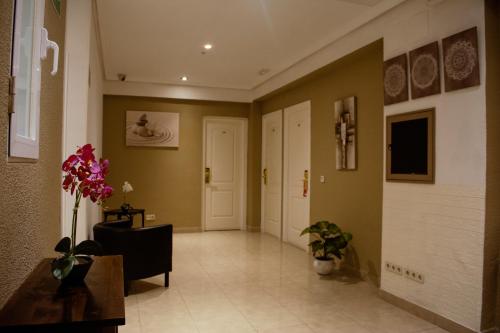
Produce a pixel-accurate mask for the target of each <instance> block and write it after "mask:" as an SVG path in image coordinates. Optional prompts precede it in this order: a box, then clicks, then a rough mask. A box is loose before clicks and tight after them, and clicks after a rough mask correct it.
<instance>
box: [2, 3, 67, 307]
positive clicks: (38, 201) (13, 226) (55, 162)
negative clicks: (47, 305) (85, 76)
mask: <svg viewBox="0 0 500 333" xmlns="http://www.w3.org/2000/svg"><path fill="white" fill-rule="evenodd" d="M12 3H13V1H12V0H2V1H0V155H1V157H0V184H1V187H0V244H1V246H0V307H1V306H2V305H3V304H4V303H5V302H6V301H7V299H8V297H9V296H10V294H11V293H12V292H13V291H14V290H15V289H16V288H17V287H18V286H19V285H20V284H21V282H22V281H23V280H24V278H25V277H26V275H27V274H28V273H30V272H31V270H32V269H33V268H34V266H35V265H36V264H37V263H38V262H39V261H40V259H41V258H43V257H47V256H54V252H53V250H52V249H53V247H54V245H55V244H56V243H57V241H58V239H59V237H60V226H61V221H60V211H61V204H60V201H61V187H60V182H61V172H60V167H61V137H62V103H63V78H64V61H63V59H64V56H63V50H64V33H65V8H66V6H65V2H63V4H62V14H61V17H58V16H57V14H56V13H55V10H54V8H53V5H52V3H51V1H46V2H45V27H46V28H47V30H48V31H49V37H50V39H52V40H54V41H56V42H57V43H58V44H59V48H60V49H61V56H60V63H59V72H58V73H57V75H56V76H51V75H50V68H51V66H52V53H50V54H49V57H48V59H47V60H44V61H42V87H41V94H40V95H41V99H40V158H39V160H38V161H36V162H35V163H12V162H7V153H8V133H9V117H8V115H7V103H8V95H7V93H8V79H9V74H10V55H11V34H12Z"/></svg>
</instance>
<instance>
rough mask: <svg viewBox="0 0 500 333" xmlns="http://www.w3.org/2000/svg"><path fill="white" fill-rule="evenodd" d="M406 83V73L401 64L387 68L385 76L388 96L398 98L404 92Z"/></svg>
mask: <svg viewBox="0 0 500 333" xmlns="http://www.w3.org/2000/svg"><path fill="white" fill-rule="evenodd" d="M405 83H406V73H405V69H404V68H403V66H401V65H400V64H392V65H390V66H389V67H387V69H386V71H385V75H384V88H385V92H386V93H387V95H389V96H391V97H396V96H398V95H399V94H401V92H402V91H403V89H404V87H405V85H406V84H405Z"/></svg>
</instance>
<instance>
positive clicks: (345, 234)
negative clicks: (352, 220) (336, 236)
mask: <svg viewBox="0 0 500 333" xmlns="http://www.w3.org/2000/svg"><path fill="white" fill-rule="evenodd" d="M342 236H344V239H345V240H346V242H350V241H351V240H352V234H351V233H350V232H344V233H342Z"/></svg>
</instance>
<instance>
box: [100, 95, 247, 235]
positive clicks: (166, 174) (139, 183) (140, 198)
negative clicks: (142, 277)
mask: <svg viewBox="0 0 500 333" xmlns="http://www.w3.org/2000/svg"><path fill="white" fill-rule="evenodd" d="M250 107H251V105H250V104H247V103H223V102H206V101H185V100H175V99H162V98H150V97H129V96H104V107H103V110H104V120H103V129H104V133H103V157H105V158H107V159H109V160H110V162H111V169H110V170H111V171H110V176H109V182H110V184H111V185H112V186H113V187H114V188H115V191H116V192H115V195H114V196H113V197H112V198H111V199H110V200H109V201H108V202H106V206H109V207H119V206H120V205H121V204H122V199H123V198H122V194H121V184H123V182H124V181H125V180H128V181H129V182H130V183H131V184H132V186H133V187H134V191H133V192H131V193H130V194H129V195H128V196H127V201H129V202H130V203H131V205H132V206H133V207H141V208H145V209H146V213H149V214H156V221H154V222H151V223H152V224H153V223H155V224H161V223H171V224H173V226H174V230H176V231H199V230H201V188H202V182H201V175H202V148H203V141H202V139H203V138H202V137H203V123H202V119H203V117H204V116H228V117H243V118H248V115H249V111H250ZM127 110H140V111H159V112H162V111H163V112H178V113H179V114H180V143H179V148H178V149H169V148H167V149H166V148H147V147H126V146H125V116H126V111H127ZM253 126H254V123H253V122H250V121H249V132H250V131H251V130H252V128H253ZM248 151H249V163H251V161H252V159H253V155H251V154H250V152H252V151H253V145H252V140H249V147H248ZM248 176H249V178H248V183H249V189H251V186H250V184H252V183H253V180H252V174H251V172H249V175H248ZM252 204H253V203H252V196H248V209H247V211H248V214H247V217H248V219H252V218H253V216H252V212H253V209H252Z"/></svg>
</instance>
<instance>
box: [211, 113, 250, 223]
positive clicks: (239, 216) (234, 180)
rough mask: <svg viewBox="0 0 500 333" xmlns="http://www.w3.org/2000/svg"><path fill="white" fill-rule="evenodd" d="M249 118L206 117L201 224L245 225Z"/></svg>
mask: <svg viewBox="0 0 500 333" xmlns="http://www.w3.org/2000/svg"><path fill="white" fill-rule="evenodd" d="M247 122H248V121H247V119H245V118H229V117H205V118H203V158H202V161H203V174H202V227H203V229H204V230H235V229H241V230H244V229H245V228H246V223H245V217H246V185H247V184H246V179H247V126H248V123H247Z"/></svg>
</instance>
